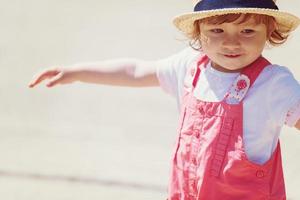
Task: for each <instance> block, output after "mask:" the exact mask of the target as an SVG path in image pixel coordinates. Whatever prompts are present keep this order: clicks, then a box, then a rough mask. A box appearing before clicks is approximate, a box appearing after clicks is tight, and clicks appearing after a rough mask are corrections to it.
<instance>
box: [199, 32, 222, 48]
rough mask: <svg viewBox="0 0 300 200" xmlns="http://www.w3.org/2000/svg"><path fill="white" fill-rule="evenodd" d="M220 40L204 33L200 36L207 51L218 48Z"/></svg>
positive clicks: (202, 45)
mask: <svg viewBox="0 0 300 200" xmlns="http://www.w3.org/2000/svg"><path fill="white" fill-rule="evenodd" d="M220 41H221V40H220V39H218V38H212V37H209V36H207V35H204V34H203V35H201V36H200V43H201V47H202V49H203V50H206V51H211V50H213V49H215V48H217V47H218V46H219V44H220Z"/></svg>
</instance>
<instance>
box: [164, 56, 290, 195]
mask: <svg viewBox="0 0 300 200" xmlns="http://www.w3.org/2000/svg"><path fill="white" fill-rule="evenodd" d="M208 60H209V59H208V58H207V56H204V57H201V58H200V60H199V61H198V63H197V67H196V68H192V69H191V71H190V72H188V73H187V77H186V81H185V92H184V95H183V101H182V107H181V115H180V124H179V136H178V139H177V142H176V145H175V152H174V156H173V160H172V168H171V180H170V185H169V198H168V199H169V200H285V199H286V195H285V186H284V179H283V171H282V161H281V151H280V144H279V142H278V144H277V147H276V149H275V151H274V152H273V154H272V156H271V158H270V159H269V160H268V161H267V162H265V163H264V164H262V165H259V164H255V163H253V162H251V161H249V159H248V158H247V155H246V153H245V147H244V139H243V98H244V97H245V95H246V94H247V91H248V89H249V88H250V87H251V85H252V84H253V83H254V81H255V80H256V78H257V77H258V75H259V74H260V72H261V71H262V70H263V69H264V68H265V67H266V66H267V65H269V64H270V63H269V62H268V61H267V60H266V59H264V58H263V57H259V58H258V59H257V60H256V61H255V62H254V63H252V64H251V65H249V66H248V67H245V68H244V69H243V70H242V71H241V73H240V75H239V76H238V77H237V78H236V80H235V81H234V83H233V84H232V86H231V88H230V89H229V91H228V92H227V94H226V95H225V97H224V99H223V100H222V101H221V102H205V101H201V100H199V99H196V98H195V97H194V95H193V91H194V88H195V86H196V83H197V80H198V78H199V75H200V73H201V69H203V68H204V67H205V66H206V64H207V63H208ZM253 114H254V115H255V113H253ZM258 131H259V130H258Z"/></svg>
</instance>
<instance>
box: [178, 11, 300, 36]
mask: <svg viewBox="0 0 300 200" xmlns="http://www.w3.org/2000/svg"><path fill="white" fill-rule="evenodd" d="M240 13H242V14H243V13H253V14H261V15H269V16H272V17H274V18H275V20H276V22H277V24H278V28H279V30H280V31H282V32H287V33H288V32H291V31H293V30H295V29H296V28H297V27H298V26H299V24H300V19H299V18H298V17H297V16H295V15H293V14H290V13H288V12H284V11H278V10H273V9H262V8H226V9H216V10H207V11H198V12H191V13H185V14H182V15H179V16H176V17H175V18H174V20H173V23H174V25H175V26H176V27H177V28H178V29H179V30H181V31H182V32H184V33H186V34H189V33H191V32H192V31H193V29H194V22H195V21H196V20H199V19H203V18H207V17H212V16H216V15H225V14H240Z"/></svg>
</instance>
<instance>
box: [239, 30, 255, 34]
mask: <svg viewBox="0 0 300 200" xmlns="http://www.w3.org/2000/svg"><path fill="white" fill-rule="evenodd" d="M254 32H255V31H254V30H253V29H244V30H242V33H245V34H251V33H254Z"/></svg>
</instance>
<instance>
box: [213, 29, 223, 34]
mask: <svg viewBox="0 0 300 200" xmlns="http://www.w3.org/2000/svg"><path fill="white" fill-rule="evenodd" d="M210 32H212V33H223V32H224V30H223V29H221V28H214V29H210Z"/></svg>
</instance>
